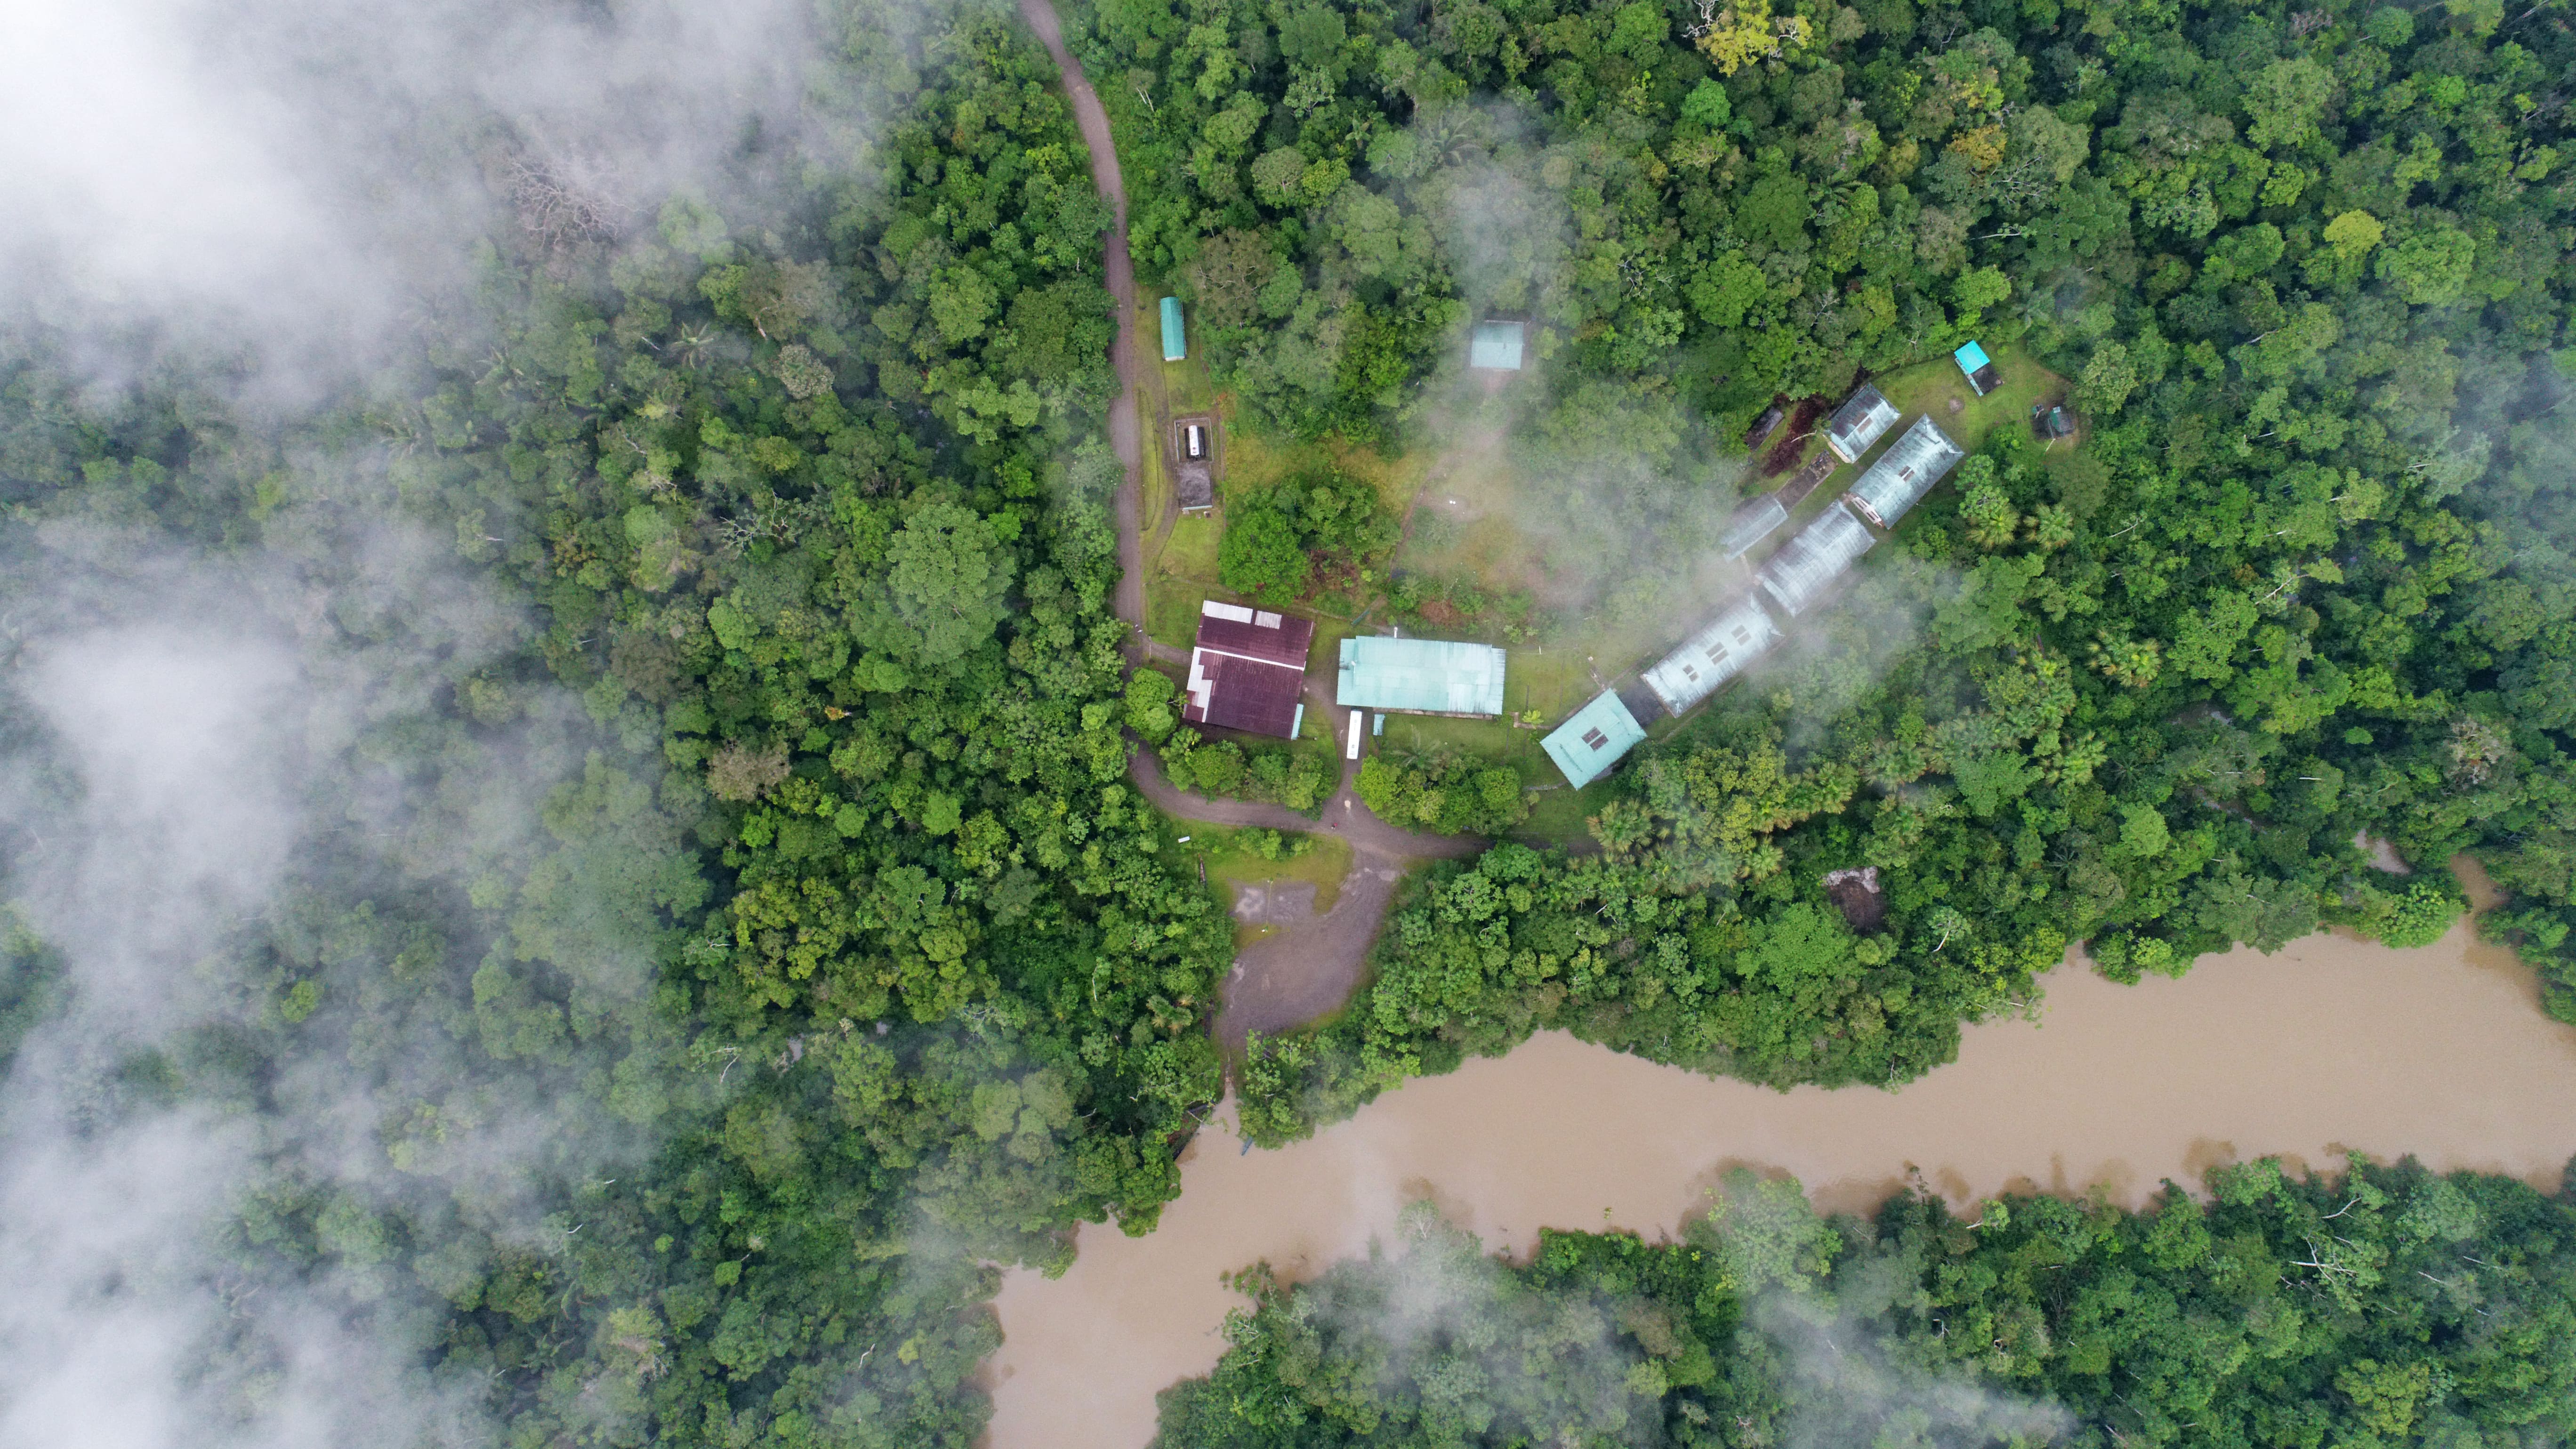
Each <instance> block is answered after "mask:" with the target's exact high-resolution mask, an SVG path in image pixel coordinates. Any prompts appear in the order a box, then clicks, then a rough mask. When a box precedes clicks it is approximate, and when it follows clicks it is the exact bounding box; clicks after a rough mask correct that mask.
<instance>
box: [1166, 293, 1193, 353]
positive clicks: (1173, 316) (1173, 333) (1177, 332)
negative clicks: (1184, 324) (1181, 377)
mask: <svg viewBox="0 0 2576 1449" xmlns="http://www.w3.org/2000/svg"><path fill="white" fill-rule="evenodd" d="M1189 355H1190V350H1189V348H1188V347H1187V346H1185V345H1184V343H1183V339H1182V336H1181V299H1180V298H1178V297H1165V298H1164V299H1163V360H1164V361H1165V362H1178V361H1180V360H1181V359H1183V358H1185V357H1187V356H1189Z"/></svg>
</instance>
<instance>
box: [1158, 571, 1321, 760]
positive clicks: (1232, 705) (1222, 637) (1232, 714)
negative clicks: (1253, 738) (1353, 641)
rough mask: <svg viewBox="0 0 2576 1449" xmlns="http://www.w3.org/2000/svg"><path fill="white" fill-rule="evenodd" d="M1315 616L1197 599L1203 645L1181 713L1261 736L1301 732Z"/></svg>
mask: <svg viewBox="0 0 2576 1449" xmlns="http://www.w3.org/2000/svg"><path fill="white" fill-rule="evenodd" d="M1314 642H1315V621H1314V620H1312V619H1299V618H1294V617H1292V616H1289V615H1286V614H1274V613H1272V612H1270V611H1269V610H1267V609H1247V608H1245V607H1244V606H1243V605H1241V604H1223V603H1219V602H1217V601H1216V600H1214V599H1210V600H1208V601H1207V602H1205V603H1203V604H1201V605H1199V635H1198V641H1197V647H1196V648H1193V649H1192V650H1190V675H1189V679H1188V680H1187V681H1186V682H1185V683H1184V684H1183V685H1182V687H1181V718H1182V719H1185V720H1187V721H1189V722H1190V723H1191V724H1203V725H1215V726H1217V727H1219V728H1221V729H1230V730H1243V731H1246V732H1248V733H1251V734H1257V735H1276V736H1278V737H1279V738H1281V739H1283V740H1293V739H1295V738H1296V737H1297V728H1298V726H1299V725H1301V724H1303V723H1304V722H1305V719H1306V706H1305V705H1304V703H1302V702H1301V701H1300V700H1299V699H1298V697H1297V696H1298V695H1299V693H1300V692H1302V691H1303V690H1304V689H1305V687H1306V650H1307V649H1308V647H1310V646H1311V645H1313V643H1314Z"/></svg>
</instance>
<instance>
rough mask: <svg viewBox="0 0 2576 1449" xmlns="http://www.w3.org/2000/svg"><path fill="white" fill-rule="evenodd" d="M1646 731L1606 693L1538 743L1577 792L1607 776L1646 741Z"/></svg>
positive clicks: (1612, 694)
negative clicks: (1640, 743)
mask: <svg viewBox="0 0 2576 1449" xmlns="http://www.w3.org/2000/svg"><path fill="white" fill-rule="evenodd" d="M1645 737H1646V731H1645V729H1644V728H1643V727H1642V726H1640V725H1639V724H1638V723H1637V717H1636V716H1635V715H1633V714H1630V713H1629V712H1628V706H1626V705H1624V704H1621V703H1620V702H1619V695H1618V693H1617V692H1616V691H1614V690H1608V689H1605V690H1603V691H1601V693H1600V694H1598V695H1597V696H1595V697H1594V698H1593V700H1592V702H1591V703H1589V704H1587V705H1585V706H1584V707H1583V708H1581V709H1578V710H1576V711H1575V712H1574V717H1573V718H1572V719H1569V720H1567V721H1566V722H1565V723H1563V724H1561V725H1558V726H1557V727H1556V732H1555V733H1554V734H1551V735H1549V736H1548V737H1547V738H1546V739H1543V740H1541V741H1539V746H1540V747H1541V748H1542V749H1545V750H1546V751H1547V757H1548V758H1549V759H1551V760H1554V761H1556V767H1557V769H1559V770H1561V771H1563V772H1564V773H1565V782H1566V783H1567V784H1569V785H1572V786H1573V787H1574V788H1576V789H1578V790H1580V789H1582V788H1583V787H1584V786H1586V785H1589V784H1591V783H1592V782H1593V781H1595V780H1598V779H1600V778H1601V777H1602V776H1603V775H1606V774H1608V773H1609V772H1610V767H1611V766H1613V765H1615V764H1617V763H1619V761H1620V760H1622V759H1623V758H1625V757H1626V756H1627V753H1628V752H1629V751H1630V750H1633V749H1635V748H1636V747H1637V744H1638V742H1639V741H1641V740H1643V739H1645Z"/></svg>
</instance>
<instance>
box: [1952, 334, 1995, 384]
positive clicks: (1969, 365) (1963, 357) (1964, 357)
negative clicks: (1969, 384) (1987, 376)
mask: <svg viewBox="0 0 2576 1449" xmlns="http://www.w3.org/2000/svg"><path fill="white" fill-rule="evenodd" d="M1950 355H1951V356H1952V357H1955V358H1957V359H1958V360H1959V370H1960V371H1961V372H1964V373H1966V374H1968V375H1969V376H1970V377H1974V376H1976V374H1977V369H1978V368H1980V367H1983V366H1985V365H1986V349H1984V348H1982V347H1979V346H1978V345H1977V344H1975V343H1973V342H1971V343H1968V344H1967V345H1966V346H1963V347H1961V348H1960V349H1959V350H1958V351H1956V352H1953V353H1951V354H1950Z"/></svg>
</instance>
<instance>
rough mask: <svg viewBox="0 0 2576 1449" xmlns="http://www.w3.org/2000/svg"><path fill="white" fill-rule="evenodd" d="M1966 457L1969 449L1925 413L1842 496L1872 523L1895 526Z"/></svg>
mask: <svg viewBox="0 0 2576 1449" xmlns="http://www.w3.org/2000/svg"><path fill="white" fill-rule="evenodd" d="M1966 456H1968V451H1967V449H1965V448H1962V447H1960V446H1959V445H1958V444H1957V443H1954V442H1952V441H1950V435H1949V434H1948V433H1945V432H1943V431H1941V425H1940V424H1938V423H1936V422H1934V421H1932V416H1931V414H1929V413H1926V414H1924V415H1923V416H1922V417H1919V418H1917V419H1915V420H1914V426H1912V427H1910V428H1907V429H1906V430H1905V436H1904V437H1901V438H1899V439H1897V440H1896V441H1895V442H1894V443H1892V444H1890V445H1889V446H1888V449H1887V451H1886V452H1885V453H1882V454H1880V455H1879V459H1878V461H1877V462H1875V463H1872V464H1871V465H1870V466H1869V471H1868V472H1866V473H1863V474H1861V475H1860V481H1859V482H1857V483H1854V484H1853V485H1852V486H1851V491H1850V492H1848V493H1846V494H1844V495H1843V497H1845V498H1846V499H1849V500H1850V501H1851V505H1852V506H1853V507H1854V508H1857V509H1859V510H1860V512H1861V516H1862V517H1864V518H1866V519H1868V520H1869V521H1870V522H1872V523H1875V524H1877V525H1878V526H1879V527H1881V528H1894V527H1895V526H1896V521H1897V520H1898V519H1900V518H1903V517H1904V516H1905V515H1906V514H1907V513H1908V512H1910V511H1911V510H1912V509H1913V507H1914V505H1915V504H1917V503H1920V502H1922V501H1923V495H1924V494H1926V493H1929V492H1931V491H1932V485H1933V484H1935V483H1938V482H1940V481H1941V480H1942V479H1943V478H1944V477H1946V476H1947V475H1948V474H1949V472H1950V470H1951V469H1952V468H1955V467H1957V466H1958V465H1959V460H1960V459H1961V458H1964V457H1966Z"/></svg>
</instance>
